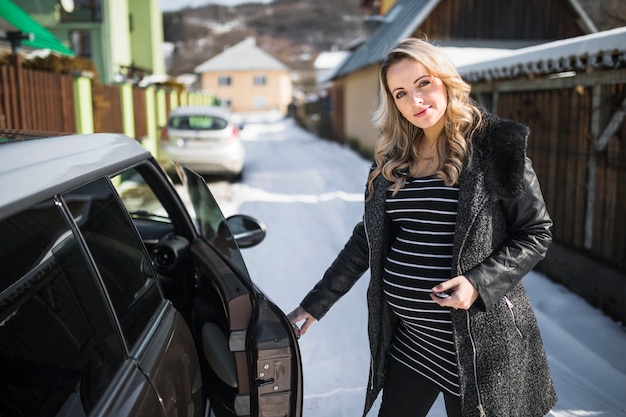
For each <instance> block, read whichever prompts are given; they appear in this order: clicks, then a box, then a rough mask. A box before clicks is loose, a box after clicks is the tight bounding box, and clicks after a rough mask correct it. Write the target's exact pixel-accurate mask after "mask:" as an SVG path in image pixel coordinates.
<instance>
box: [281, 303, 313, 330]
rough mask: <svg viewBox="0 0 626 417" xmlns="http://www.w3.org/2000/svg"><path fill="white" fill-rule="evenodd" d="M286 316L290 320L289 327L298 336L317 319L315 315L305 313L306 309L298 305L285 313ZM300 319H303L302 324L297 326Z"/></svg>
mask: <svg viewBox="0 0 626 417" xmlns="http://www.w3.org/2000/svg"><path fill="white" fill-rule="evenodd" d="M287 318H288V319H289V321H290V322H291V327H293V331H294V332H295V334H296V336H298V337H300V336H304V334H305V333H306V331H307V329H308V328H309V326H310V325H311V324H313V323H314V322H316V321H317V320H316V319H315V317H313V316H312V315H310V314H309V313H307V311H306V310H305V309H303V308H302V307H300V306H298V307H296V309H295V310H293V311H292V312H291V313H289V314H287ZM301 321H304V323H302V326H300V327H298V323H299V322H301Z"/></svg>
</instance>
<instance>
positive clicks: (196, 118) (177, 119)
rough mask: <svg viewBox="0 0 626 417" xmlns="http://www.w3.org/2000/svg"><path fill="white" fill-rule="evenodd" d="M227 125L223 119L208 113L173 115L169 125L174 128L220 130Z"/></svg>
mask: <svg viewBox="0 0 626 417" xmlns="http://www.w3.org/2000/svg"><path fill="white" fill-rule="evenodd" d="M227 125H228V121H226V120H225V119H223V118H221V117H216V116H209V115H192V116H174V117H172V118H171V119H170V127H172V128H174V129H196V130H220V129H225V128H226V126H227Z"/></svg>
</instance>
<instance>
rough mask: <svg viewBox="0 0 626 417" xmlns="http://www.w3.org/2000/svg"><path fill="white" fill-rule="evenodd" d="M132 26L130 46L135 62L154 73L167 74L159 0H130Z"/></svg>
mask: <svg viewBox="0 0 626 417" xmlns="http://www.w3.org/2000/svg"><path fill="white" fill-rule="evenodd" d="M128 8H129V12H130V16H131V22H132V28H130V29H131V31H130V46H131V51H132V57H133V63H134V64H135V65H137V66H139V67H142V68H148V69H150V70H151V71H152V73H153V74H155V75H156V74H165V59H164V58H163V48H162V44H163V17H162V14H161V10H160V8H159V1H158V0H128Z"/></svg>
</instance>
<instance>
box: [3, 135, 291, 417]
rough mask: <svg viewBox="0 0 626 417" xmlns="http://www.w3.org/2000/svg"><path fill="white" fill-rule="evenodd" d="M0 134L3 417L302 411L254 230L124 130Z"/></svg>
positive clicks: (198, 180) (260, 229)
mask: <svg viewBox="0 0 626 417" xmlns="http://www.w3.org/2000/svg"><path fill="white" fill-rule="evenodd" d="M0 142H1V143H0V190H2V192H1V193H0V270H1V271H2V272H1V273H0V361H1V363H2V365H1V368H0V369H2V371H1V372H0V375H1V376H0V378H1V381H0V416H142V415H143V416H204V415H206V416H216V417H227V416H259V417H260V416H277V417H278V416H286V417H300V416H301V414H302V368H301V360H300V353H299V349H298V343H297V340H296V337H295V335H294V333H293V331H292V329H291V326H290V323H289V321H288V320H287V318H286V317H285V315H284V314H283V312H282V311H281V310H280V309H279V308H278V307H276V306H275V305H274V304H273V303H272V302H271V301H270V300H268V299H267V298H266V297H265V296H264V295H263V293H262V292H261V291H260V290H259V289H258V288H257V287H256V286H255V285H254V284H253V282H252V280H251V279H250V276H249V275H248V271H247V269H246V266H245V264H244V261H243V258H242V256H241V253H240V248H245V247H249V246H253V245H256V244H258V243H259V242H261V240H262V239H263V237H264V236H265V229H264V226H263V225H262V224H260V223H259V222H258V221H256V220H255V219H253V218H251V217H248V216H245V215H235V216H232V217H230V218H228V219H225V218H224V217H223V216H222V213H221V211H220V208H219V207H218V204H217V203H216V201H215V199H214V198H213V196H212V195H211V193H210V191H209V189H208V187H207V186H206V184H205V182H204V180H203V179H202V177H200V176H198V175H197V174H195V173H194V172H192V171H190V170H188V169H186V168H183V167H179V170H178V171H179V174H180V176H181V179H182V184H183V185H182V186H179V187H181V188H182V187H183V186H184V188H185V190H186V194H185V195H186V197H185V199H186V198H188V199H189V200H188V203H187V204H185V203H184V202H183V199H182V198H181V193H179V192H178V191H177V189H176V188H175V186H174V185H173V181H171V180H170V179H169V178H168V177H167V176H166V175H165V173H164V172H163V171H162V169H161V168H160V167H159V165H158V164H157V163H156V161H155V160H154V159H153V158H152V156H151V155H150V153H148V152H147V151H146V150H145V149H144V148H143V147H142V146H141V145H139V144H138V142H137V141H135V140H133V139H131V138H128V137H125V136H123V135H113V134H95V135H75V136H62V137H49V138H39V139H29V140H5V141H0ZM187 206H189V208H188V207H187Z"/></svg>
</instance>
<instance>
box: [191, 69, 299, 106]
mask: <svg viewBox="0 0 626 417" xmlns="http://www.w3.org/2000/svg"><path fill="white" fill-rule="evenodd" d="M222 76H230V77H231V84H230V85H229V86H220V85H219V78H220V77H222ZM257 76H265V79H266V84H265V85H264V86H260V85H254V77H257ZM201 85H202V89H203V90H205V91H210V92H211V93H212V94H214V95H215V96H216V97H217V98H218V99H219V100H222V102H229V103H230V109H231V111H233V112H249V111H263V110H278V111H280V112H282V113H286V112H287V105H289V103H290V102H291V98H292V84H291V77H290V76H289V72H288V71H236V72H219V73H216V72H205V73H203V74H202V77H201Z"/></svg>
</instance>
